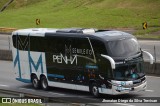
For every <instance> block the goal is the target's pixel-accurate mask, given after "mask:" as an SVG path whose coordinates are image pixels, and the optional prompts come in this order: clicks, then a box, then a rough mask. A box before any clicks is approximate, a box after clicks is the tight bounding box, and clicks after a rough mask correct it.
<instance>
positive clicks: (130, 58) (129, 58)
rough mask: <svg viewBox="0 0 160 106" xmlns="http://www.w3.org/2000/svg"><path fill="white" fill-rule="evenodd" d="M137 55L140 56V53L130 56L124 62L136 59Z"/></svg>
mask: <svg viewBox="0 0 160 106" xmlns="http://www.w3.org/2000/svg"><path fill="white" fill-rule="evenodd" d="M139 55H141V52H138V53H137V54H135V55H132V56H129V57H127V58H126V59H125V61H128V60H132V59H133V58H135V57H138V56H139Z"/></svg>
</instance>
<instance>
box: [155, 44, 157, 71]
mask: <svg viewBox="0 0 160 106" xmlns="http://www.w3.org/2000/svg"><path fill="white" fill-rule="evenodd" d="M154 58H155V68H154V71H155V70H156V69H157V64H156V62H157V56H156V47H155V45H154Z"/></svg>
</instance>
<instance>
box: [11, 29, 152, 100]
mask: <svg viewBox="0 0 160 106" xmlns="http://www.w3.org/2000/svg"><path fill="white" fill-rule="evenodd" d="M12 42H13V45H12V55H13V65H14V71H15V74H16V80H18V81H22V82H25V83H32V85H33V87H34V88H35V89H39V88H42V89H43V90H48V88H49V87H57V88H65V89H72V90H80V91H88V92H91V93H92V94H93V96H95V97H98V96H100V95H101V94H110V95H119V94H126V93H132V92H139V91H145V89H146V87H147V81H146V76H145V70H144V69H143V63H144V59H143V55H144V54H146V55H147V56H148V58H149V60H150V64H153V61H154V59H153V56H152V55H151V54H150V53H149V52H147V51H144V50H141V48H140V46H139V44H138V42H137V39H136V38H135V37H134V36H133V35H131V34H129V33H126V32H122V31H117V30H98V29H94V28H88V29H87V28H65V29H51V28H50V29H49V28H30V29H20V30H17V31H14V32H13V33H12Z"/></svg>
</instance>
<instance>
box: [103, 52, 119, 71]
mask: <svg viewBox="0 0 160 106" xmlns="http://www.w3.org/2000/svg"><path fill="white" fill-rule="evenodd" d="M101 56H102V57H104V58H105V59H107V60H109V61H110V63H111V68H112V69H115V68H116V65H115V64H116V63H115V61H114V60H113V58H112V57H110V56H107V55H103V54H101Z"/></svg>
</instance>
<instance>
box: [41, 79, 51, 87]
mask: <svg viewBox="0 0 160 106" xmlns="http://www.w3.org/2000/svg"><path fill="white" fill-rule="evenodd" d="M41 87H42V89H43V90H48V88H49V86H48V82H47V79H46V77H45V76H43V77H42V78H41Z"/></svg>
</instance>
